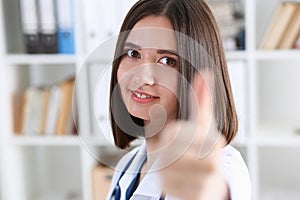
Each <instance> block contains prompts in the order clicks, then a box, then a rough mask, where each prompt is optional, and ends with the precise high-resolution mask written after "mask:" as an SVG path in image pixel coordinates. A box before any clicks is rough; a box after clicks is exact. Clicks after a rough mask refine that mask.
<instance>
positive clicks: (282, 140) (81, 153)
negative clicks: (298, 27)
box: [0, 0, 300, 200]
mask: <svg viewBox="0 0 300 200" xmlns="http://www.w3.org/2000/svg"><path fill="white" fill-rule="evenodd" d="M224 1H225V2H226V0H224ZM18 2H19V1H18V0H0V10H1V12H0V13H1V14H0V26H1V27H0V44H1V45H0V60H1V61H2V65H1V66H0V91H1V93H0V94H1V95H0V97H1V98H0V108H1V111H2V113H4V115H1V116H0V131H1V134H0V154H1V156H0V170H1V176H0V178H1V184H0V187H1V190H0V195H1V197H0V199H3V200H27V199H30V200H32V199H33V200H35V199H65V200H67V199H83V200H90V199H93V186H92V177H91V174H92V170H93V168H94V166H95V165H96V164H97V162H98V161H97V160H95V159H94V158H93V157H92V156H91V154H90V153H91V152H92V153H93V154H95V155H102V154H103V153H105V152H106V151H107V144H108V143H107V141H106V140H105V139H104V138H103V137H101V136H100V135H97V132H99V127H98V125H97V122H96V121H97V120H100V122H101V123H104V124H105V123H106V120H107V118H106V116H105V112H102V113H100V114H99V115H97V116H94V113H93V112H92V111H91V109H92V108H93V106H94V105H92V103H93V101H92V100H91V99H92V98H93V92H94V91H93V89H94V88H95V85H93V84H95V81H96V80H97V75H99V73H100V72H101V69H104V68H105V67H107V64H108V63H109V62H110V60H109V57H107V56H105V55H104V56H103V57H100V58H99V57H97V56H93V51H92V50H93V49H94V48H95V44H97V43H101V42H103V41H104V40H105V39H107V38H110V37H111V35H112V34H113V33H114V32H115V31H116V30H117V28H118V26H119V21H120V19H121V18H122V17H123V16H124V13H126V9H128V8H129V7H130V5H131V4H133V3H134V0H132V1H129V2H128V4H127V3H122V4H124V5H121V4H120V5H119V4H118V6H116V5H117V4H116V1H110V2H112V3H108V2H107V1H103V0H94V1H90V2H94V3H95V5H97V6H98V7H99V9H98V10H97V9H95V8H94V9H92V10H90V13H89V14H87V10H89V8H91V5H89V4H88V3H87V2H84V1H80V0H74V1H73V2H74V19H75V21H76V23H75V25H74V30H75V53H74V54H72V55H61V54H30V55H28V54H25V53H24V46H23V42H22V31H21V28H20V23H21V22H20V16H19V12H18ZM227 2H228V1H227ZM241 2H242V8H243V11H244V26H245V33H246V41H245V42H246V49H245V50H231V51H227V52H226V57H227V60H228V62H229V63H235V64H236V63H238V64H240V65H241V66H243V67H244V71H243V72H242V73H243V74H244V76H245V78H244V79H243V80H242V81H244V82H243V84H241V85H243V90H242V91H240V92H241V95H244V97H245V102H243V103H244V104H243V105H244V106H242V107H243V108H241V109H244V110H243V114H245V116H243V117H242V123H241V124H242V125H243V126H244V127H243V128H242V131H241V134H242V135H243V137H242V138H238V139H237V141H236V143H235V144H234V145H235V146H236V147H237V148H238V149H239V150H240V152H241V153H242V155H243V157H244V159H245V161H246V163H247V165H248V168H249V171H250V175H251V179H252V186H253V199H254V200H269V199H272V200H273V199H275V200H276V199H287V200H293V199H297V198H296V197H299V195H300V194H299V190H298V188H299V187H300V177H299V176H298V174H299V173H297V172H298V171H299V170H298V169H299V167H300V161H299V160H297V159H296V158H297V157H299V153H298V152H299V150H300V136H299V134H296V132H299V129H300V117H299V116H300V110H299V108H300V107H299V105H298V104H299V102H300V90H299V87H298V86H299V85H300V79H299V78H298V77H299V74H300V68H299V66H298V63H299V61H300V50H295V49H290V50H277V49H274V50H261V49H259V48H258V47H259V44H260V42H261V40H262V37H263V34H264V31H266V27H267V25H268V23H269V21H270V19H271V16H272V14H273V12H274V9H275V8H276V5H277V4H278V3H279V2H280V1H279V0H265V1H259V0H243V1H241ZM125 4H126V5H125ZM101 8H102V10H103V16H102V15H99V13H102V12H99V10H101ZM108 8H109V9H113V10H114V11H115V12H116V13H118V15H116V16H113V15H112V14H111V13H114V12H110V13H106V12H104V11H107V9H108ZM95 12H96V13H95ZM89 17H92V18H93V19H94V20H88V19H87V18H89ZM105 17H108V18H111V17H113V21H114V25H113V26H107V24H105ZM8 19H9V20H8ZM95 19H101V20H99V21H97V20H96V21H95ZM90 25H94V26H93V28H91V27H90ZM95 27H96V28H95ZM87 57H89V59H88V60H86V58H87ZM233 70H235V69H233ZM79 72H80V74H81V76H80V78H78V80H76V81H78V82H77V83H78V88H77V89H78V93H76V100H77V105H78V106H77V109H78V125H79V126H78V127H79V130H78V134H79V137H78V136H64V137H46V136H34V137H30V136H19V135H18V136H16V135H15V134H14V133H13V130H12V111H11V93H12V91H14V90H15V89H19V90H21V89H25V88H27V87H28V86H30V85H31V84H37V83H40V82H43V81H44V83H45V80H46V79H45V80H44V79H42V78H41V77H47V76H46V75H49V76H50V75H51V74H52V76H55V77H54V78H55V79H56V80H63V78H64V77H65V76H67V75H68V74H78V73H79ZM32 74H35V77H34V78H33V79H34V80H33V79H32V78H30V77H31V76H32ZM36 74H39V75H38V76H37V75H36ZM56 75H57V76H56ZM59 76H61V77H59ZM37 77H40V78H39V79H42V80H38V78H37ZM54 78H53V77H52V78H51V76H50V77H49V79H54ZM49 81H51V80H49ZM49 81H48V82H49ZM46 82H47V81H46ZM7 83H8V84H7ZM106 97H107V96H105V98H106ZM103 104H104V105H100V108H98V109H102V108H103V106H104V107H105V103H103ZM101 106H102V107H101ZM81 139H84V145H83V143H82V140H81ZM291 163H292V164H291ZM62 177H63V178H62ZM16 191H18V192H16Z"/></svg>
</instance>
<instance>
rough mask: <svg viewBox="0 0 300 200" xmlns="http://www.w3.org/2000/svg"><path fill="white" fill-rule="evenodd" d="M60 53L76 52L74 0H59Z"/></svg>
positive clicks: (58, 32)
mask: <svg viewBox="0 0 300 200" xmlns="http://www.w3.org/2000/svg"><path fill="white" fill-rule="evenodd" d="M56 8H57V9H56V10H57V19H58V31H57V40H58V53H60V54H74V53H75V44H74V12H73V10H74V5H73V1H72V0H57V7H56Z"/></svg>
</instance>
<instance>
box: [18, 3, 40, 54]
mask: <svg viewBox="0 0 300 200" xmlns="http://www.w3.org/2000/svg"><path fill="white" fill-rule="evenodd" d="M20 13H21V24H22V32H23V40H24V45H25V48H26V53H30V54H35V53H41V45H40V37H39V32H38V30H39V28H38V15H37V4H36V1H35V0H20Z"/></svg>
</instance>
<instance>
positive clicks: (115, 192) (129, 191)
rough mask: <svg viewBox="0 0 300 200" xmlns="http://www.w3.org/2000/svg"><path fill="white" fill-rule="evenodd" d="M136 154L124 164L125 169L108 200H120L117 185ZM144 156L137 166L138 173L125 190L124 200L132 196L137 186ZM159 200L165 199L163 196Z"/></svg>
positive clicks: (118, 186) (119, 190)
mask: <svg viewBox="0 0 300 200" xmlns="http://www.w3.org/2000/svg"><path fill="white" fill-rule="evenodd" d="M136 155H137V153H135V155H134V156H133V157H132V158H131V159H130V160H129V162H128V163H127V164H126V166H125V168H124V169H123V171H122V173H121V175H120V177H119V179H118V182H117V184H116V186H115V188H114V190H113V192H112V195H111V197H110V200H120V198H121V188H120V185H119V182H120V180H121V178H122V177H123V176H124V174H125V172H126V171H127V170H128V168H129V166H130V164H131V163H132V161H133V159H134V158H135V157H136ZM146 158H147V156H146V154H145V156H143V158H142V162H140V164H139V166H138V170H137V171H138V173H137V174H136V175H135V177H134V178H133V179H132V181H131V183H130V184H129V186H128V188H127V190H126V199H125V200H129V199H130V197H131V196H132V195H133V193H134V191H135V190H136V188H137V186H138V180H139V178H140V171H141V168H142V166H143V164H144V162H145V161H146ZM159 200H165V197H164V196H161V197H160V198H159Z"/></svg>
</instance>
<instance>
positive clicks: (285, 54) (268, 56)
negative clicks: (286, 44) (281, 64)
mask: <svg viewBox="0 0 300 200" xmlns="http://www.w3.org/2000/svg"><path fill="white" fill-rule="evenodd" d="M255 56H256V59H257V60H286V59H288V60H300V50H293V49H289V50H272V51H264V50H258V51H256V54H255Z"/></svg>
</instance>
